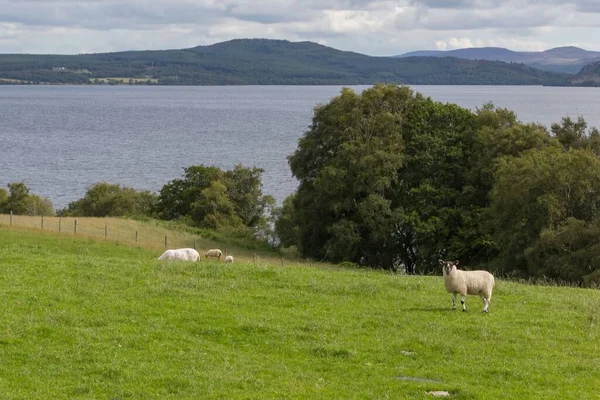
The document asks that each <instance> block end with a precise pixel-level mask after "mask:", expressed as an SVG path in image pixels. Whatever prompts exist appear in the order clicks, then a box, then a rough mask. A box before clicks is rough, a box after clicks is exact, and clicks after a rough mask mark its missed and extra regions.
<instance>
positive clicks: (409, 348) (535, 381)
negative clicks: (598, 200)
mask: <svg viewBox="0 0 600 400" xmlns="http://www.w3.org/2000/svg"><path fill="white" fill-rule="evenodd" d="M0 253H1V254H2V257H0V271H2V272H1V273H2V279H0V291H1V292H2V301H3V303H4V307H3V312H2V313H1V314H0V324H1V325H2V328H3V329H2V331H1V332H0V344H1V347H0V348H1V349H2V379H1V380H0V391H1V392H2V393H3V396H4V397H5V398H23V399H26V398H40V399H42V398H45V399H72V398H94V399H99V398H111V399H115V398H160V399H198V398H202V399H225V398H226V399H233V400H235V399H249V398H277V399H350V398H381V399H383V398H402V399H424V398H430V396H427V395H426V394H425V393H426V392H427V391H433V390H442V391H448V392H449V393H450V394H451V396H452V397H451V398H453V399H496V398H498V399H499V398H502V399H524V398H526V399H548V398H561V399H565V400H566V399H584V398H585V399H588V398H595V397H596V395H597V394H598V389H599V387H598V382H600V370H599V369H598V362H599V359H598V354H600V324H599V322H600V319H599V318H600V317H599V314H598V309H599V307H600V292H599V291H597V290H591V289H576V288H565V287H541V286H528V285H524V284H518V283H511V282H506V281H503V280H498V282H497V286H496V290H495V292H494V297H493V298H492V305H491V309H490V314H488V315H482V314H481V313H480V312H479V309H480V307H481V302H480V301H479V299H477V298H476V297H474V296H470V297H469V298H468V299H467V307H469V309H470V310H469V312H468V313H461V312H453V311H451V310H450V304H451V301H450V295H448V294H447V293H445V291H444V287H443V280H442V277H441V276H422V277H417V276H412V277H411V276H402V275H394V274H387V273H381V272H376V271H366V270H356V269H341V268H331V267H330V268H314V267H306V266H305V267H290V266H288V265H285V266H283V267H281V266H279V265H274V264H268V263H267V264H263V263H256V264H255V263H251V262H248V263H234V264H232V265H225V264H223V263H218V262H206V261H204V260H203V261H202V262H200V263H161V262H159V261H156V260H154V259H153V257H154V256H155V254H154V253H153V252H151V251H147V250H144V249H141V248H136V247H129V246H123V245H116V244H115V243H109V242H105V241H102V240H90V239H84V238H73V237H67V236H65V235H63V236H59V235H56V234H50V233H36V232H25V231H11V230H8V229H6V228H3V227H0ZM557 305H560V306H557Z"/></svg>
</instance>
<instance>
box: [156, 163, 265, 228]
mask: <svg viewBox="0 0 600 400" xmlns="http://www.w3.org/2000/svg"><path fill="white" fill-rule="evenodd" d="M263 172H264V171H263V170H262V169H260V168H245V167H243V166H241V165H236V166H235V167H234V168H233V169H232V170H229V171H223V170H221V169H219V168H217V167H206V166H203V165H199V166H191V167H187V168H185V169H184V176H183V179H174V180H172V181H171V182H169V183H168V184H166V185H165V186H163V188H162V189H161V191H160V194H159V196H158V201H157V204H156V211H157V213H158V215H159V217H160V218H162V219H167V220H173V219H180V218H184V219H185V218H187V219H189V220H191V221H192V222H193V224H194V225H196V226H199V227H204V228H212V229H221V228H224V227H230V228H240V230H241V231H244V233H246V232H251V234H250V235H252V234H254V235H259V236H260V235H264V234H265V230H267V228H268V218H267V212H268V211H270V210H271V208H272V207H273V206H274V203H275V201H274V199H273V197H271V196H268V195H263V193H262V181H261V175H262V173H263ZM241 227H247V228H251V229H249V230H244V229H241Z"/></svg>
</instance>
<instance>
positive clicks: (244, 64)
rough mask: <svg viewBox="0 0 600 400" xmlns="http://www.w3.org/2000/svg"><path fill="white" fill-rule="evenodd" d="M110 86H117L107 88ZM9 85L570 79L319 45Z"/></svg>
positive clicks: (10, 79)
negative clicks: (372, 54) (393, 56)
mask: <svg viewBox="0 0 600 400" xmlns="http://www.w3.org/2000/svg"><path fill="white" fill-rule="evenodd" d="M107 78H117V79H113V80H110V81H109V80H108V79H107ZM0 81H1V82H3V83H27V82H31V83H78V84H84V83H115V82H123V83H131V84H134V83H147V84H150V83H154V84H165V85H271V84H287V85H295V84H298V85H309V84H315V85H321V84H336V85H350V84H373V83H376V82H395V83H397V84H435V85H466V84H471V85H479V84H485V85H560V84H568V76H567V75H563V74H557V73H551V72H544V71H540V70H537V69H534V68H531V67H528V66H525V65H523V64H517V63H504V62H497V61H485V60H465V59H458V58H450V57H444V58H435V57H408V58H401V59H399V58H392V57H371V56H367V55H363V54H358V53H352V52H346V51H340V50H336V49H333V48H330V47H326V46H322V45H319V44H316V43H312V42H295V43H293V42H289V41H285V40H267V39H236V40H231V41H228V42H222V43H217V44H213V45H210V46H198V47H194V48H190V49H183V50H160V51H127V52H117V53H103V54H83V55H23V54H4V55H0Z"/></svg>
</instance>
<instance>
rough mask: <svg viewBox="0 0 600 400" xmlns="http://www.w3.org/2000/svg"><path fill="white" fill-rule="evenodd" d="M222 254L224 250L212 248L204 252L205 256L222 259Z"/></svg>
mask: <svg viewBox="0 0 600 400" xmlns="http://www.w3.org/2000/svg"><path fill="white" fill-rule="evenodd" d="M222 254H223V252H222V251H221V250H219V249H210V250H209V251H207V252H206V253H204V257H206V258H208V257H212V258H218V259H219V260H220V259H221V255H222Z"/></svg>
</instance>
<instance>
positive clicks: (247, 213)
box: [224, 164, 272, 227]
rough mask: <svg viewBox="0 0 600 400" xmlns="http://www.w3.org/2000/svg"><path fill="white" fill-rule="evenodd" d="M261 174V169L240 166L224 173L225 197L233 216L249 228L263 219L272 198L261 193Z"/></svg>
mask: <svg viewBox="0 0 600 400" xmlns="http://www.w3.org/2000/svg"><path fill="white" fill-rule="evenodd" d="M263 173H264V170H263V169H262V168H252V169H250V168H244V167H243V166H242V165H240V164H237V165H236V166H235V167H234V168H233V170H231V171H226V172H225V176H224V181H225V184H226V186H227V196H228V197H229V200H230V201H231V202H232V203H233V206H234V209H235V214H236V215H237V216H238V217H239V218H241V220H242V222H243V224H244V225H246V226H249V227H252V226H256V225H258V224H259V223H260V222H261V221H262V220H263V219H264V214H265V210H266V208H267V207H268V206H269V205H270V204H271V203H272V200H271V199H272V197H271V196H268V197H267V196H263V193H262V181H261V176H262V174H263Z"/></svg>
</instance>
